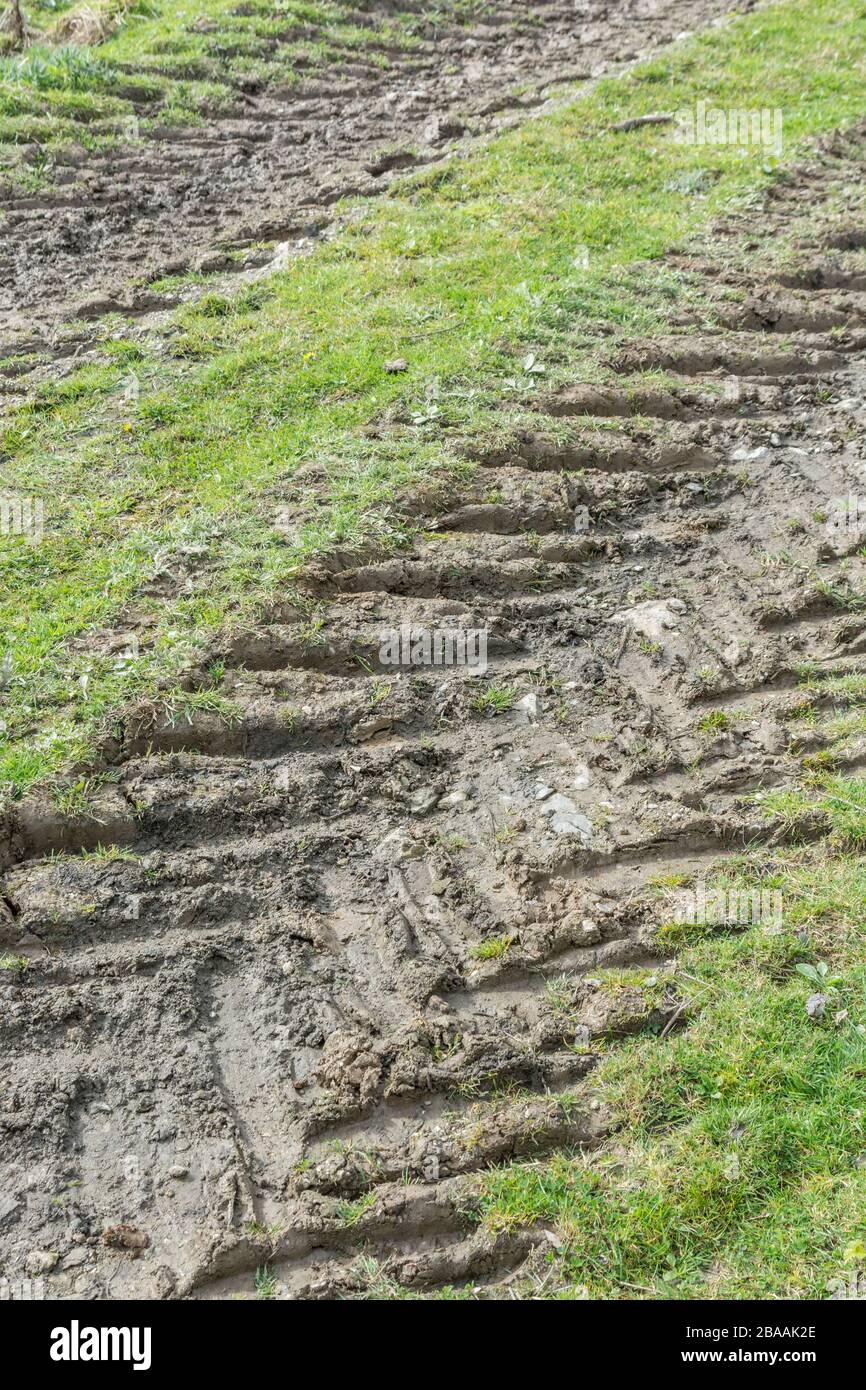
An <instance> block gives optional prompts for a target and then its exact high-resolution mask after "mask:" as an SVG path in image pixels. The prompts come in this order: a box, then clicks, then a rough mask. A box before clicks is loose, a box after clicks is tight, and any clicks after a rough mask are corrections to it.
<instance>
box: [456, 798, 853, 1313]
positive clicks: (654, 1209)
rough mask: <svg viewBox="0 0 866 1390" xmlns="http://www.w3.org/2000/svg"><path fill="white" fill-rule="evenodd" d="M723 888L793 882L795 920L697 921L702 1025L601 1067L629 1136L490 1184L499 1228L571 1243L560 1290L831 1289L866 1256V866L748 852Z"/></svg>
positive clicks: (806, 853) (680, 969)
mask: <svg viewBox="0 0 866 1390" xmlns="http://www.w3.org/2000/svg"><path fill="white" fill-rule="evenodd" d="M849 790H850V789H849ZM861 800H862V802H863V805H864V808H866V792H864V793H863V794H862V795H861ZM714 886H721V887H724V888H737V889H740V890H748V891H755V890H761V889H767V888H772V889H776V890H778V891H780V892H781V894H782V901H783V905H784V921H783V925H782V926H781V928H779V929H777V928H775V927H774V928H773V929H772V930H771V931H768V930H766V924H761V923H758V924H755V925H753V926H752V927H749V928H747V929H746V930H742V929H738V930H737V931H735V932H734V931H730V932H725V931H719V929H718V928H714V929H712V930H710V931H707V930H703V931H701V929H696V928H692V929H691V932H692V937H693V939H692V940H691V941H685V942H682V943H681V949H680V954H679V956H678V958H677V964H676V970H675V974H674V979H675V980H676V981H677V984H678V986H679V988H680V989H681V990H682V991H683V992H684V993H688V995H689V996H690V997H691V999H692V1001H693V1004H694V1005H696V1006H697V1009H696V1013H695V1017H694V1018H693V1021H692V1022H691V1024H690V1026H689V1028H688V1030H686V1031H684V1032H682V1033H680V1034H678V1035H677V1034H671V1035H670V1036H668V1037H667V1038H665V1039H664V1040H663V1041H661V1040H659V1039H654V1038H650V1037H646V1036H645V1037H638V1038H636V1039H634V1040H631V1041H627V1042H625V1043H623V1044H622V1045H621V1046H620V1047H619V1048H618V1049H617V1050H616V1052H615V1053H611V1054H609V1055H608V1056H607V1057H606V1058H604V1059H603V1061H602V1062H601V1064H600V1067H599V1068H598V1070H597V1071H596V1072H595V1073H594V1074H593V1089H594V1090H595V1091H596V1092H597V1093H598V1094H599V1096H600V1097H601V1099H602V1101H603V1102H604V1103H605V1104H606V1105H607V1106H609V1107H610V1109H611V1110H612V1112H613V1114H614V1116H615V1119H616V1122H617V1124H618V1129H617V1132H616V1135H615V1139H614V1141H613V1142H612V1143H611V1144H610V1145H609V1146H608V1147H606V1148H605V1149H603V1150H601V1151H600V1152H599V1153H597V1154H590V1155H585V1156H580V1157H573V1156H569V1155H565V1154H560V1155H557V1156H556V1157H554V1158H552V1159H549V1160H544V1161H540V1162H537V1163H528V1164H517V1165H512V1166H510V1167H506V1168H502V1169H499V1170H496V1171H492V1172H490V1173H489V1174H486V1175H485V1177H484V1179H483V1182H482V1189H481V1195H480V1205H479V1214H480V1219H481V1220H482V1221H483V1222H484V1224H485V1225H486V1226H487V1227H488V1228H489V1229H490V1230H492V1231H498V1230H510V1229H515V1228H518V1227H521V1226H526V1225H533V1224H535V1223H542V1224H543V1225H544V1226H545V1227H546V1228H549V1229H553V1230H554V1232H555V1233H556V1234H557V1236H558V1237H559V1239H560V1240H561V1242H562V1246H561V1248H560V1250H559V1251H558V1252H557V1254H556V1255H552V1256H551V1260H552V1262H553V1263H554V1265H555V1270H554V1271H553V1277H549V1278H548V1279H547V1280H546V1281H545V1285H546V1291H545V1294H544V1295H543V1296H546V1297H555V1298H563V1299H571V1298H576V1297H584V1296H586V1294H587V1293H588V1294H589V1296H590V1297H594V1298H595V1297H599V1298H618V1299H629V1298H675V1299H709V1298H712V1299H725V1298H734V1299H744V1298H780V1297H781V1298H785V1297H789V1298H798V1299H799V1298H822V1297H826V1296H827V1292H826V1291H827V1286H828V1285H830V1286H831V1287H832V1284H831V1281H832V1280H834V1279H837V1278H840V1277H842V1278H844V1277H845V1276H846V1272H847V1271H849V1270H852V1269H858V1268H862V1267H863V1265H864V1261H866V1245H864V1243H863V1241H864V1236H866V1168H864V1166H863V1163H862V1158H863V1154H864V1152H866V1106H864V1104H863V1075H864V1070H866V964H864V953H863V941H864V926H863V923H864V919H866V864H864V862H863V861H862V860H861V859H860V857H859V856H858V855H857V854H856V853H854V852H851V851H848V850H846V849H842V848H840V847H838V846H837V843H836V841H835V840H833V841H828V842H826V843H824V844H821V845H818V846H811V847H808V848H803V849H792V850H785V851H771V852H768V853H765V854H763V855H760V854H759V855H753V856H749V857H744V858H743V859H741V860H739V861H735V862H732V863H729V865H728V866H727V868H726V870H725V871H724V873H723V874H722V875H721V876H720V878H719V879H718V880H717V882H716V884H714ZM668 944H670V942H669V943H668ZM816 990H818V991H819V992H824V993H825V994H826V995H827V998H828V1002H827V1006H826V1009H825V1012H824V1014H823V1016H822V1017H820V1018H817V1019H813V1018H811V1017H810V1016H809V1014H808V1013H807V1011H806V1000H807V998H808V997H809V996H810V995H812V994H813V993H814V992H815V991H816ZM554 1002H555V1001H554Z"/></svg>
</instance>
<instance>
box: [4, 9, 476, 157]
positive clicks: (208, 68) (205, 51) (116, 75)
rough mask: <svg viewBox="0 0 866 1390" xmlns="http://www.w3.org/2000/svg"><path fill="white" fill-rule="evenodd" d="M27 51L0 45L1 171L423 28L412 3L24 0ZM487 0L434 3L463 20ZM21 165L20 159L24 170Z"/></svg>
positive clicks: (199, 110) (182, 115) (377, 48)
mask: <svg viewBox="0 0 866 1390" xmlns="http://www.w3.org/2000/svg"><path fill="white" fill-rule="evenodd" d="M23 8H24V12H25V14H26V16H27V19H28V23H29V25H30V29H31V31H32V35H31V41H30V44H29V46H28V47H27V48H26V50H25V51H24V52H12V51H10V50H9V49H8V45H7V50H6V51H5V52H4V50H3V48H2V47H0V167H2V166H3V165H4V164H5V165H6V166H7V168H8V169H10V170H12V171H17V170H18V169H19V168H20V166H18V163H17V150H16V147H20V146H21V145H29V144H31V143H33V142H38V143H39V145H40V147H41V148H42V149H43V151H45V152H46V153H47V154H48V156H49V159H50V156H51V153H52V152H53V150H54V149H56V148H57V147H59V146H61V145H63V144H64V143H68V142H69V141H71V140H75V141H77V142H79V143H81V144H83V145H84V146H85V147H86V148H88V149H97V148H100V147H104V146H106V145H109V144H112V143H116V142H117V141H125V142H129V141H134V140H137V139H139V138H142V137H144V136H146V134H147V133H148V131H149V130H151V129H153V128H155V127H165V126H180V125H188V126H189V125H201V124H203V123H204V122H205V121H206V120H207V119H208V118H210V117H212V116H215V115H219V114H221V113H228V112H230V111H232V110H238V109H243V106H242V102H243V96H244V94H253V93H260V92H265V91H267V89H268V88H269V87H277V86H279V87H290V86H292V85H296V84H298V83H299V82H301V81H302V80H303V79H304V78H305V77H308V76H310V75H315V73H316V72H317V71H323V70H326V69H329V68H334V67H335V66H338V65H340V64H345V63H351V62H352V61H353V59H356V58H357V56H358V55H359V54H363V55H365V56H366V57H367V59H368V60H372V61H373V62H374V63H375V64H376V65H377V66H379V67H381V68H383V69H386V68H388V67H389V66H390V65H391V63H392V56H393V55H394V54H397V53H400V52H403V53H409V54H411V53H412V51H413V49H415V48H416V47H417V45H418V37H419V34H421V33H422V32H424V31H429V29H430V24H429V22H428V21H426V20H425V18H424V16H423V15H420V14H413V13H412V12H411V11H405V12H398V13H396V14H393V15H386V16H379V15H374V14H372V15H369V16H365V17H364V19H363V20H362V21H361V22H359V16H358V11H357V9H353V8H352V7H351V6H349V5H344V4H340V3H335V2H334V0H281V3H279V4H278V5H275V4H272V3H269V0H253V3H249V4H245V5H244V6H239V5H238V4H237V0H185V3H184V5H183V6H182V7H181V6H178V5H176V4H174V3H171V0H88V3H87V4H83V3H81V4H79V3H76V0H25V3H24V6H23ZM482 9H483V4H481V3H479V4H468V3H467V4H462V3H457V4H455V3H451V0H444V3H443V4H441V5H440V6H439V7H438V10H437V18H438V19H439V21H440V23H441V22H443V21H444V22H445V23H450V24H451V25H452V26H459V25H460V24H461V23H465V22H466V21H467V20H468V19H469V18H471V16H472V15H473V13H476V12H480V11H481V10H482ZM25 169H26V166H25Z"/></svg>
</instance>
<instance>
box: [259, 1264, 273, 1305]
mask: <svg viewBox="0 0 866 1390" xmlns="http://www.w3.org/2000/svg"><path fill="white" fill-rule="evenodd" d="M253 1287H254V1288H255V1291H256V1294H257V1295H258V1297H259V1298H263V1299H271V1298H276V1296H277V1278H276V1275H275V1274H274V1273H273V1271H272V1270H271V1269H269V1267H268V1266H267V1265H259V1267H258V1269H257V1270H256V1274H255V1279H254V1280H253Z"/></svg>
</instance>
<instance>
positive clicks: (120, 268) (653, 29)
mask: <svg viewBox="0 0 866 1390" xmlns="http://www.w3.org/2000/svg"><path fill="white" fill-rule="evenodd" d="M407 8H410V7H409V6H407ZM751 8H752V0H740V3H738V4H733V5H732V4H730V3H724V0H625V3H623V2H622V0H620V3H617V4H616V5H610V4H606V3H601V0H576V2H575V3H574V4H572V5H564V4H559V3H555V2H554V3H550V2H548V3H541V4H535V5H527V4H512V5H501V6H498V7H495V8H494V7H491V11H490V12H489V13H488V14H487V15H486V16H485V18H484V21H483V23H479V24H478V25H476V26H475V27H474V28H473V29H472V30H470V31H469V32H467V31H466V30H465V29H463V28H461V27H458V26H457V25H455V24H452V25H451V26H450V27H449V25H448V24H447V22H445V21H444V20H442V19H441V18H440V19H438V20H437V21H436V23H435V24H434V23H433V22H432V21H431V22H430V23H429V26H428V27H429V33H428V35H427V37H426V38H423V39H422V42H421V45H420V48H419V49H418V50H417V51H413V52H412V53H411V55H407V54H405V53H401V52H399V51H392V52H391V53H390V54H389V55H388V56H389V60H390V64H391V66H390V67H389V68H387V69H384V70H383V69H381V68H380V67H379V66H378V65H377V61H376V60H377V58H378V57H380V56H381V55H380V54H378V53H376V52H370V53H369V54H368V55H366V56H365V55H364V54H363V53H362V52H359V53H357V54H355V55H354V56H353V58H352V59H351V61H349V60H348V59H347V62H346V63H345V64H344V65H343V66H342V67H341V68H339V69H337V70H335V71H333V72H331V73H327V74H326V73H317V74H316V75H315V76H313V77H310V78H309V79H308V80H306V81H303V82H301V83H300V84H298V85H295V86H292V87H286V88H284V89H280V88H266V89H263V90H261V91H258V90H249V91H244V92H242V93H241V92H239V93H238V106H237V109H236V110H235V111H234V112H233V113H232V115H231V116H230V117H227V116H220V117H219V118H217V119H214V120H213V121H212V122H210V123H209V124H206V125H205V126H203V127H196V128H194V129H188V130H183V129H177V130H169V129H164V130H162V131H160V130H159V129H157V130H155V131H153V132H145V131H144V127H142V138H141V139H140V140H139V141H136V142H135V143H134V144H132V145H129V146H127V147H118V148H115V149H113V150H111V151H110V152H106V153H102V154H98V155H96V154H94V153H88V152H87V151H86V150H84V149H83V148H82V147H70V148H69V149H68V150H66V151H65V152H63V153H60V154H58V155H57V156H56V157H54V159H53V166H54V168H53V175H52V180H53V182H52V186H51V187H50V188H48V189H46V190H44V191H42V192H40V193H38V194H29V195H26V196H24V195H22V194H20V192H19V194H18V195H17V196H16V195H15V193H14V191H13V190H12V189H9V188H7V189H6V190H5V192H4V191H3V190H2V189H0V205H2V207H3V209H4V211H5V212H6V214H7V217H6V220H5V221H4V223H3V231H2V237H0V358H4V357H7V356H11V355H12V354H14V353H29V354H37V355H38V354H41V355H43V356H44V357H47V358H49V359H50V358H53V357H55V356H57V357H58V358H59V361H60V364H61V365H62V363H63V362H65V361H67V360H68V359H69V357H70V355H71V354H72V353H75V354H77V355H80V352H81V350H82V347H83V346H84V344H85V343H86V341H87V335H86V334H85V335H83V336H82V337H81V338H79V339H77V340H70V339H69V338H68V337H67V338H65V339H64V341H63V342H62V344H59V345H58V344H57V342H56V334H57V330H58V328H59V327H60V325H61V324H62V323H63V322H64V321H69V320H75V319H84V320H88V319H98V317H99V316H100V314H103V313H106V312H108V311H110V310H111V309H115V310H119V311H120V312H124V313H127V314H128V313H133V314H136V315H139V314H141V313H144V312H147V311H148V310H149V311H153V310H154V309H157V308H159V307H169V306H170V304H171V299H170V297H162V299H161V298H160V296H157V295H154V294H152V293H150V292H148V291H147V290H146V289H144V288H143V286H144V285H146V284H147V282H149V281H152V280H155V279H157V278H159V277H162V276H165V275H168V274H175V275H176V274H183V273H185V272H186V271H189V270H197V269H200V268H202V267H204V268H205V269H206V270H217V269H223V270H233V271H236V272H242V271H243V270H244V268H245V266H246V265H247V264H248V263H249V262H248V261H246V260H245V259H243V258H241V259H235V260H232V258H231V257H230V255H229V254H228V253H229V252H231V251H236V250H242V249H244V248H248V247H254V246H257V245H258V244H259V243H261V242H278V243H284V242H290V243H292V244H293V245H294V246H295V247H297V249H301V250H303V249H305V247H306V246H307V245H309V243H310V242H311V241H315V239H316V238H317V237H318V236H320V235H321V234H322V233H323V231H325V230H326V228H327V227H328V225H329V222H330V220H331V216H332V214H331V211H330V209H331V208H332V206H333V204H334V203H336V202H337V201H338V199H340V198H342V197H345V196H349V195H352V194H360V195H370V194H376V193H379V192H381V191H382V190H383V189H385V188H387V186H388V184H389V182H390V180H391V179H392V177H393V176H394V175H395V174H399V173H400V172H401V171H404V170H406V169H411V168H413V167H418V166H419V165H423V164H426V163H430V162H432V161H434V160H438V159H442V158H443V157H448V155H449V154H450V153H451V152H458V153H459V151H460V149H462V148H466V147H467V146H471V144H472V143H473V142H474V141H475V140H477V139H478V138H483V137H484V136H485V135H486V134H488V133H491V132H496V131H498V130H501V129H503V128H505V127H507V126H508V125H511V124H514V123H515V122H517V121H519V120H523V119H526V118H527V117H528V116H530V115H532V114H534V113H536V112H539V111H543V110H544V109H545V106H546V104H547V103H548V101H549V100H551V94H552V93H553V92H555V91H556V90H558V89H561V87H562V85H563V84H567V83H571V84H573V83H575V82H579V81H581V80H590V79H591V78H592V77H595V76H598V75H600V74H601V73H603V72H607V71H610V70H611V69H615V68H616V67H618V66H621V65H623V64H625V63H628V62H630V61H632V60H634V59H636V58H638V57H639V56H641V55H643V54H646V53H649V52H651V51H652V50H654V49H655V48H657V47H658V46H659V45H660V44H664V43H665V42H669V41H670V40H672V39H674V38H676V37H677V36H678V35H679V34H681V33H683V32H687V31H691V30H694V29H697V28H699V27H701V25H703V24H706V23H707V22H709V21H710V20H712V19H715V18H718V17H720V16H722V15H724V14H726V13H731V12H732V11H739V12H743V11H747V10H749V9H751ZM383 13H387V6H385V7H383ZM374 16H375V6H374V7H373V8H372V10H371V9H370V8H369V7H368V8H366V9H364V10H363V11H362V12H361V18H363V20H364V21H365V22H367V23H369V22H370V20H371V18H372V17H374ZM140 109H141V115H142V117H144V116H147V115H150V114H151V112H150V108H149V107H148V106H147V104H146V103H142V105H141V108H140ZM38 153H39V152H38V151H37V150H36V149H35V148H34V150H33V151H32V157H34V158H35V157H36V156H37V154H38ZM250 259H251V260H252V261H253V262H256V263H257V262H258V261H259V260H260V259H261V256H260V253H258V251H252V252H251V253H250ZM133 282H137V285H133ZM16 375H17V373H16ZM13 384H14V383H13ZM0 385H2V376H0Z"/></svg>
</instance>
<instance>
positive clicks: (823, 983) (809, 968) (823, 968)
mask: <svg viewBox="0 0 866 1390" xmlns="http://www.w3.org/2000/svg"><path fill="white" fill-rule="evenodd" d="M794 969H795V970H796V971H797V974H798V975H802V976H803V979H804V980H808V981H809V984H810V985H814V986H815V988H816V989H819V990H820V991H821V992H822V993H823V994H829V993H831V991H835V990H837V989H838V988H839V986H840V985H841V984H842V983H843V980H842V976H841V975H831V974H830V967H829V965H828V964H827V962H826V961H825V960H819V961H818V964H817V965H807V964H806V963H805V962H803V961H800V962H799V963H798V964H797V965H795V966H794Z"/></svg>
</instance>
